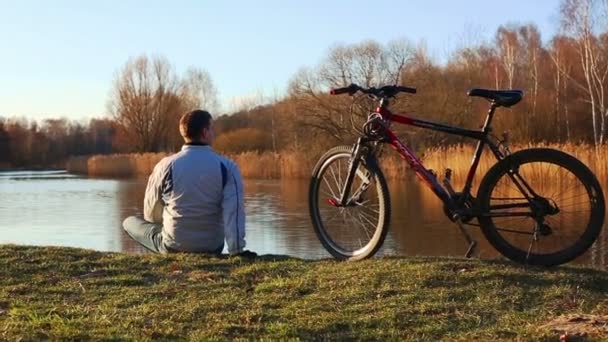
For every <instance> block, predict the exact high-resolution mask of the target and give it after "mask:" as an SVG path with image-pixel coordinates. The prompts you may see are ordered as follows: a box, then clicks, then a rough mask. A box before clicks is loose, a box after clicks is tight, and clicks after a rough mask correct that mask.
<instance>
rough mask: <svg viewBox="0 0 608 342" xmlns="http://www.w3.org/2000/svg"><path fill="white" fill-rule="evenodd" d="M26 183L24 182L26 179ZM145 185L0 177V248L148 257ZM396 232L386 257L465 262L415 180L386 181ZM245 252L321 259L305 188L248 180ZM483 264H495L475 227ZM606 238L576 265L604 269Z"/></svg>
mask: <svg viewBox="0 0 608 342" xmlns="http://www.w3.org/2000/svg"><path fill="white" fill-rule="evenodd" d="M25 177H27V178H26V179H24V178H25ZM145 186H146V180H145V179H132V180H110V179H90V178H81V177H76V176H73V175H68V174H66V173H53V174H48V173H42V174H40V175H39V176H38V175H36V174H35V173H26V174H24V173H2V172H0V193H1V194H2V197H3V201H2V204H0V216H1V217H2V218H3V220H2V221H1V222H0V230H1V231H2V234H1V235H0V243H17V244H26V245H61V246H74V247H84V248H92V249H96V250H103V251H125V252H131V253H142V252H145V251H144V249H143V248H142V247H140V246H139V245H138V244H137V243H135V242H134V241H133V240H131V239H130V238H129V237H128V236H126V234H124V233H123V231H122V228H121V223H122V220H123V219H124V218H125V217H127V216H130V215H141V214H142V203H143V196H144V189H145ZM389 188H390V194H391V202H392V219H391V230H390V232H389V235H388V237H387V240H386V242H385V244H384V247H383V248H382V249H381V250H380V254H381V255H426V256H446V255H447V256H461V255H463V254H464V252H465V251H466V244H465V242H464V240H463V238H462V237H461V236H460V233H459V232H458V230H457V228H456V227H455V226H454V225H453V223H451V222H450V221H449V220H448V219H447V218H445V216H444V215H443V209H442V207H441V203H440V202H439V201H438V200H437V199H436V198H435V197H434V195H433V194H432V193H431V192H430V191H429V190H428V189H426V188H424V187H423V186H422V185H421V184H419V183H418V182H417V181H416V180H415V179H411V178H408V180H406V181H399V182H397V181H389ZM245 190H246V198H245V200H246V211H247V241H248V248H250V249H252V250H254V251H256V252H259V253H262V254H269V253H270V254H288V255H292V256H296V257H301V258H323V257H329V254H328V253H327V252H326V251H325V250H324V249H323V247H322V246H321V244H320V242H319V241H318V240H317V237H316V235H315V233H314V231H313V229H312V226H311V224H310V219H309V216H308V199H307V196H308V181H306V180H304V181H302V180H283V181H266V180H248V181H246V184H245ZM472 233H473V235H474V236H475V237H476V238H477V239H478V241H479V242H480V250H479V251H480V255H481V256H482V257H483V258H491V257H496V256H497V255H498V254H497V252H496V251H495V250H494V249H493V248H492V247H491V246H489V245H488V243H487V242H486V241H485V238H484V237H483V236H482V234H481V233H480V232H479V231H478V229H477V228H472ZM606 253H607V250H606V234H605V233H602V235H601V236H600V239H598V241H597V242H596V243H595V244H594V245H593V247H592V248H591V249H590V251H588V252H587V253H586V254H585V255H584V256H583V257H582V258H580V259H579V260H577V263H585V264H589V265H592V266H595V267H601V268H604V265H606Z"/></svg>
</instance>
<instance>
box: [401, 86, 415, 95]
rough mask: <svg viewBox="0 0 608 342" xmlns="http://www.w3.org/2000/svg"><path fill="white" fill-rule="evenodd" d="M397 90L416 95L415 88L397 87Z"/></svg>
mask: <svg viewBox="0 0 608 342" xmlns="http://www.w3.org/2000/svg"><path fill="white" fill-rule="evenodd" d="M397 89H399V91H400V92H403V93H410V94H416V88H412V87H403V86H398V87H397Z"/></svg>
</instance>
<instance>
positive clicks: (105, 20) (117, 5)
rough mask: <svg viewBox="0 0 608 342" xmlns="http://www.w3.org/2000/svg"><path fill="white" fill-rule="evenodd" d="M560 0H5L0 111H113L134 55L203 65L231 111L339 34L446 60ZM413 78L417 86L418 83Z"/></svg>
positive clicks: (341, 39) (545, 13)
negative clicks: (416, 48)
mask: <svg viewBox="0 0 608 342" xmlns="http://www.w3.org/2000/svg"><path fill="white" fill-rule="evenodd" d="M559 3H560V1H559V0H533V1H532V0H510V1H507V2H505V1H496V0H461V1H452V0H373V1H369V0H368V1H361V0H350V1H347V0H250V1H246V0H242V1H228V0H214V1H206V0H198V1H196V0H190V1H186V0H174V1H156V0H147V1H143V0H103V1H100V0H97V1H91V0H88V1H84V0H78V1H74V0H54V1H46V0H45V1H43V0H39V1H33V0H19V1H16V0H0V116H5V117H7V116H25V117H28V118H32V119H37V120H40V119H43V118H47V117H66V118H68V119H74V120H85V119H88V118H92V117H102V116H104V115H106V113H107V110H106V103H107V102H108V98H109V95H110V91H111V87H112V82H113V79H114V78H115V76H116V74H117V72H118V70H119V69H120V68H121V67H122V66H123V65H124V64H125V63H126V62H127V60H128V59H129V58H130V57H135V56H139V55H142V54H148V55H161V56H164V57H166V58H167V59H168V60H169V62H170V63H171V64H172V65H173V66H174V67H175V70H176V71H177V72H178V73H181V72H183V71H185V70H186V69H187V68H188V67H190V66H195V67H198V68H202V69H205V70H207V71H208V72H209V73H210V75H211V78H212V80H213V82H214V84H215V86H216V88H217V89H218V93H219V99H220V102H221V103H222V108H223V110H224V111H226V110H229V107H230V104H231V103H234V102H235V101H236V102H238V100H239V99H242V98H247V97H248V96H251V95H252V94H259V93H263V94H265V95H266V96H272V95H274V94H275V93H276V94H282V93H283V92H284V91H285V89H286V88H287V85H288V82H289V80H290V78H291V77H292V76H293V75H294V74H295V73H296V72H297V71H298V70H299V69H300V68H301V67H303V66H314V65H316V64H318V63H319V62H321V60H322V59H323V58H324V56H326V55H327V53H328V51H329V49H330V48H331V47H332V46H335V45H336V44H352V43H359V42H362V41H365V40H370V39H372V40H375V41H378V42H380V43H387V42H389V41H391V40H395V39H402V38H405V39H408V40H410V41H412V42H414V43H418V42H420V41H424V42H425V43H426V45H427V48H428V50H429V52H430V53H431V54H432V56H433V57H434V58H435V59H436V60H437V61H439V62H441V61H442V60H445V58H446V56H447V55H448V54H449V52H450V51H452V50H453V49H454V48H455V47H458V46H459V45H462V42H468V41H471V40H473V41H478V40H483V39H488V40H489V39H492V38H493V37H494V35H495V32H496V29H497V28H498V26H500V25H503V24H509V23H516V24H517V23H519V24H526V23H530V22H533V23H535V24H536V25H537V26H538V28H539V29H540V31H541V34H542V36H543V39H544V40H545V41H546V40H547V39H549V38H550V37H551V36H552V35H553V34H555V32H556V31H557V28H558V26H559V17H558V8H559ZM413 86H415V85H413Z"/></svg>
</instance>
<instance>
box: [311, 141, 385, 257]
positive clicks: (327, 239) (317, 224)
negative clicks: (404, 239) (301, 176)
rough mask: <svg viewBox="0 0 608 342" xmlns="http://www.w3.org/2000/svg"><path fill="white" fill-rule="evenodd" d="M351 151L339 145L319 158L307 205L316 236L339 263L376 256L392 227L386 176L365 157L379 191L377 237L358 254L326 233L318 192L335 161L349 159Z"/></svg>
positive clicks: (362, 163)
mask: <svg viewBox="0 0 608 342" xmlns="http://www.w3.org/2000/svg"><path fill="white" fill-rule="evenodd" d="M351 151H352V147H350V146H337V147H334V148H332V149H330V150H329V151H327V152H326V153H325V154H324V155H323V156H322V157H321V158H320V159H319V161H318V162H317V164H316V165H315V167H314V169H313V173H312V178H311V181H310V187H309V193H308V204H309V211H310V217H311V221H312V225H313V228H314V231H315V234H316V235H317V237H318V238H319V240H320V241H321V244H322V245H323V247H324V248H325V249H326V250H327V251H328V252H329V253H330V254H331V255H332V256H333V257H334V258H336V259H338V260H350V261H355V260H362V259H366V258H369V257H371V256H373V255H374V254H375V253H376V252H377V251H378V250H379V249H380V247H381V246H382V244H383V243H384V240H385V239H386V234H387V233H388V230H389V225H390V216H391V206H390V196H389V191H388V186H387V184H386V180H385V178H384V175H383V174H382V172H381V171H380V170H379V168H378V167H377V166H376V165H375V163H368V161H366V160H365V158H362V159H361V164H360V165H363V167H365V168H366V169H367V170H368V171H369V172H370V175H371V177H372V178H373V180H374V182H375V186H376V191H377V194H378V203H379V210H378V212H379V217H378V222H377V225H376V228H375V231H374V234H373V236H372V238H371V239H370V241H369V242H368V243H367V244H366V245H365V246H364V247H363V248H360V249H358V250H356V251H347V250H345V249H343V248H339V247H338V246H337V244H336V243H335V242H334V241H333V240H332V237H331V236H330V234H329V233H328V232H327V230H326V227H325V225H324V222H322V219H321V215H320V211H319V190H320V186H321V183H322V179H321V177H322V176H323V175H324V172H325V171H326V170H327V169H328V167H329V166H330V165H331V163H332V162H333V161H334V160H336V158H338V157H340V158H350V157H351Z"/></svg>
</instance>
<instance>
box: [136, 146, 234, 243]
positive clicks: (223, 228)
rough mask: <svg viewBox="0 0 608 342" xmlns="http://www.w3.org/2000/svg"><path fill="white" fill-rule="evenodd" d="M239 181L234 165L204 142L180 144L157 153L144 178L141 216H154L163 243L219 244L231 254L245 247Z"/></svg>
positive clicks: (152, 218)
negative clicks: (161, 154) (167, 152)
mask: <svg viewBox="0 0 608 342" xmlns="http://www.w3.org/2000/svg"><path fill="white" fill-rule="evenodd" d="M243 203H244V201H243V181H242V179H241V174H240V172H239V169H238V167H237V165H236V164H235V163H234V162H232V161H231V160H229V159H227V158H224V157H222V156H220V155H218V154H217V153H215V152H214V151H213V150H212V149H211V147H210V146H207V145H189V144H186V145H184V146H183V147H182V150H181V151H180V152H179V153H176V154H174V155H172V156H169V157H165V158H163V159H162V160H161V161H160V162H159V163H158V164H157V165H156V166H155V167H154V171H153V172H152V174H151V175H150V178H149V179H148V186H147V188H146V196H145V199H144V219H145V220H146V221H150V222H158V221H159V219H160V218H159V217H158V216H159V215H158V214H157V212H158V211H160V210H159V209H161V208H162V224H163V230H162V237H163V243H164V245H165V246H166V247H168V248H169V249H173V250H179V251H185V252H210V251H214V250H216V249H218V248H219V247H220V246H222V244H223V242H224V239H225V240H226V244H227V245H228V252H229V253H230V254H236V253H239V252H241V251H243V249H244V247H245V208H244V205H243Z"/></svg>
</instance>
